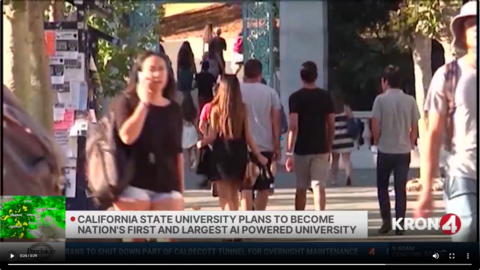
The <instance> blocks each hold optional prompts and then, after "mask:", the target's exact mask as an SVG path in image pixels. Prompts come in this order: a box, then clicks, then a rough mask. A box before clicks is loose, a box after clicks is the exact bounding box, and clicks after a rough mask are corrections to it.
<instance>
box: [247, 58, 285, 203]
mask: <svg viewBox="0 0 480 270" xmlns="http://www.w3.org/2000/svg"><path fill="white" fill-rule="evenodd" d="M244 76H245V78H244V83H243V84H242V85H241V91H242V97H243V102H244V103H245V105H246V107H247V111H248V117H249V124H250V132H251V134H252V136H253V138H254V140H255V142H256V143H257V145H258V147H259V149H260V151H261V152H262V154H263V155H264V156H265V157H267V158H268V159H269V164H268V165H267V168H270V170H271V171H272V174H273V175H274V174H275V163H276V161H277V160H278V159H279V158H280V109H281V104H280V98H279V97H278V94H277V92H275V90H274V89H273V88H271V87H269V86H267V85H265V84H262V83H261V81H262V64H261V63H260V61H258V60H256V59H250V60H248V61H247V62H246V63H245V65H244ZM251 158H252V162H254V163H256V161H255V158H254V157H253V156H251ZM261 169H266V168H261ZM273 182H274V179H273V177H271V178H269V179H266V178H265V175H263V174H261V175H260V176H259V177H258V178H257V181H256V182H255V184H254V186H251V187H248V186H244V187H242V209H243V210H252V209H253V207H255V210H265V209H266V208H267V203H268V197H269V195H270V187H271V186H272V185H273ZM255 190H256V191H257V196H256V198H255V201H254V202H253V194H252V192H253V191H255Z"/></svg>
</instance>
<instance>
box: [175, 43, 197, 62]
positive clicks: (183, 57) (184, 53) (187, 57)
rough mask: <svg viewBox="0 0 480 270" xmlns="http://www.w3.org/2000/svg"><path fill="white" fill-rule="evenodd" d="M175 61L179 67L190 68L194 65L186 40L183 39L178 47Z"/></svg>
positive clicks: (190, 48) (190, 49)
mask: <svg viewBox="0 0 480 270" xmlns="http://www.w3.org/2000/svg"><path fill="white" fill-rule="evenodd" d="M177 63H178V68H180V69H192V68H193V65H195V62H194V56H193V52H192V47H191V46H190V43H189V42H188V41H185V42H184V43H183V44H182V46H181V47H180V50H179V51H178V56H177Z"/></svg>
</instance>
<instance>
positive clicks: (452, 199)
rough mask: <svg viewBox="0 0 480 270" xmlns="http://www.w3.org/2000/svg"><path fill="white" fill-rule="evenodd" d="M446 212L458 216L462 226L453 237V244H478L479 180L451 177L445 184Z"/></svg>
mask: <svg viewBox="0 0 480 270" xmlns="http://www.w3.org/2000/svg"><path fill="white" fill-rule="evenodd" d="M444 199H445V210H446V212H447V213H449V214H450V213H451V214H455V215H457V216H458V217H459V218H460V220H461V222H462V225H461V227H460V231H459V232H458V233H456V234H454V235H452V241H453V242H476V241H477V235H478V231H477V222H478V209H477V202H478V187H477V179H473V178H465V177H449V178H448V179H447V180H446V181H445V184H444Z"/></svg>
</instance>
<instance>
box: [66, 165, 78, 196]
mask: <svg viewBox="0 0 480 270" xmlns="http://www.w3.org/2000/svg"><path fill="white" fill-rule="evenodd" d="M63 176H64V178H65V197H67V198H75V197H76V193H77V159H74V158H71V159H69V160H68V164H67V166H65V167H64V168H63Z"/></svg>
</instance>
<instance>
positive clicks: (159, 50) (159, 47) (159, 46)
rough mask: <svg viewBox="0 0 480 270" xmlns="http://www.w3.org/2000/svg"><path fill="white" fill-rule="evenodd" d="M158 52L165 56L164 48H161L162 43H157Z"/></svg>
mask: <svg viewBox="0 0 480 270" xmlns="http://www.w3.org/2000/svg"><path fill="white" fill-rule="evenodd" d="M158 52H159V53H163V54H166V53H165V48H164V47H163V45H162V43H158Z"/></svg>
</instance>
